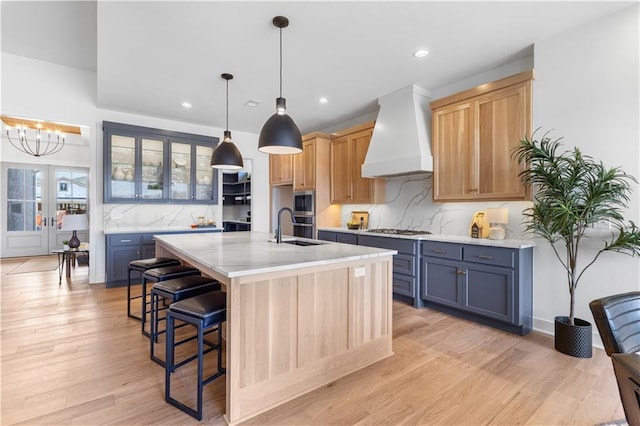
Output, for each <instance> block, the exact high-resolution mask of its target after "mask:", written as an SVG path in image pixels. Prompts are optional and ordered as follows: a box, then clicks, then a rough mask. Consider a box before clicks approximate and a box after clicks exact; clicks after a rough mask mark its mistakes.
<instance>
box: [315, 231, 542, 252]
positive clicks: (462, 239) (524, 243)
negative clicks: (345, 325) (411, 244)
mask: <svg viewBox="0 0 640 426" xmlns="http://www.w3.org/2000/svg"><path fill="white" fill-rule="evenodd" d="M318 231H331V232H344V233H351V234H358V235H367V236H370V237H385V238H387V237H388V238H402V239H407V240H423V241H440V242H445V243H460V244H475V245H480V246H491V247H505V248H516V249H523V248H528V247H533V246H535V244H534V242H533V240H509V239H506V240H490V239H488V238H471V237H469V236H466V235H441V234H422V235H398V234H381V233H376V232H369V231H367V230H360V229H356V230H353V229H348V228H318Z"/></svg>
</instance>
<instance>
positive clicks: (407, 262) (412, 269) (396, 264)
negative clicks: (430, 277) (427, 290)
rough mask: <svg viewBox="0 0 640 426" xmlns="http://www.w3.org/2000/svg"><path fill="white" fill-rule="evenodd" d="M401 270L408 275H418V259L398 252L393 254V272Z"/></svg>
mask: <svg viewBox="0 0 640 426" xmlns="http://www.w3.org/2000/svg"><path fill="white" fill-rule="evenodd" d="M396 272H401V273H403V274H407V275H413V276H415V275H416V261H415V257H414V256H409V255H407V254H396V255H395V256H393V273H394V274H395V273H396Z"/></svg>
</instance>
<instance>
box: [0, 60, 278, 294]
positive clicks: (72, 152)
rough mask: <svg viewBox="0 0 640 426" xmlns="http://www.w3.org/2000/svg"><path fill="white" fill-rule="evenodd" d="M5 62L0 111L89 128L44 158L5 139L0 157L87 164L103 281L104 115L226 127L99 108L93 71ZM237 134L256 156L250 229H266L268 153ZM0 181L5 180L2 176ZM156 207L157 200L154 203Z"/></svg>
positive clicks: (208, 131)
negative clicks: (84, 142) (80, 140)
mask: <svg viewBox="0 0 640 426" xmlns="http://www.w3.org/2000/svg"><path fill="white" fill-rule="evenodd" d="M1 66H2V68H1V71H2V75H1V80H0V83H1V86H2V101H1V113H2V114H6V115H12V116H18V117H26V118H34V119H40V120H47V121H56V122H63V123H70V124H75V125H79V126H86V127H88V128H89V129H90V138H89V145H88V147H81V146H78V147H76V146H74V147H70V148H69V149H65V150H63V151H62V152H60V153H58V154H57V155H55V156H52V157H45V158H44V159H36V158H34V157H30V156H27V155H26V154H25V155H24V156H23V157H22V156H21V155H18V156H16V153H15V152H14V151H15V150H14V148H13V147H11V146H10V145H9V144H8V141H6V140H5V139H3V140H2V144H1V146H0V161H16V162H22V163H31V164H33V163H38V162H40V163H43V162H46V163H47V164H62V165H70V166H82V167H89V169H90V173H89V181H90V188H89V204H90V212H91V223H90V226H91V231H90V233H91V235H90V239H91V242H92V252H91V260H90V264H91V268H90V277H89V280H90V282H91V283H98V282H103V281H104V271H105V267H104V255H105V253H104V233H103V229H104V222H103V215H104V211H105V205H103V203H102V183H103V177H102V173H103V169H102V167H103V159H102V157H103V156H102V121H103V120H107V121H115V122H122V123H127V124H134V125H139V126H146V127H155V128H160V129H166V130H174V131H181V132H188V133H196V134H201V135H206V136H218V137H220V136H221V135H222V132H223V129H218V128H214V127H208V126H199V125H193V124H189V123H182V122H177V121H171V120H165V119H161V118H156V117H147V116H142V115H135V114H128V113H123V112H118V111H111V110H105V109H100V108H98V107H97V106H96V74H95V73H92V72H88V71H83V70H79V69H75V68H70V67H65V66H60V65H56V64H53V63H49V62H43V61H37V60H34V59H30V58H25V57H21V56H17V55H12V54H8V53H4V52H3V53H2V64H1ZM233 139H234V142H235V143H236V144H237V145H238V148H239V149H240V152H242V154H243V156H244V157H245V158H251V159H252V160H253V168H254V170H253V175H252V176H253V178H252V229H253V230H256V231H264V232H267V231H268V230H269V214H268V210H269V209H268V206H269V158H268V155H266V154H263V153H261V152H259V151H258V149H257V146H258V143H257V139H258V135H256V134H252V133H244V132H236V131H233ZM12 150H13V151H12ZM0 185H2V182H1V181H0ZM220 191H221V188H220ZM108 206H110V207H111V206H112V205H108ZM142 207H143V205H138V206H136V208H142ZM167 207H168V206H167ZM154 208H157V206H156V205H154ZM219 208H220V207H219V206H218V207H216V209H219ZM217 218H222V211H221V210H219V212H218V213H217Z"/></svg>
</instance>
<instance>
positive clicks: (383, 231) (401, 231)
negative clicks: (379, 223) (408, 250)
mask: <svg viewBox="0 0 640 426" xmlns="http://www.w3.org/2000/svg"><path fill="white" fill-rule="evenodd" d="M369 232H375V233H376V234H394V235H428V234H431V232H430V231H420V230H417V229H390V228H378V229H369Z"/></svg>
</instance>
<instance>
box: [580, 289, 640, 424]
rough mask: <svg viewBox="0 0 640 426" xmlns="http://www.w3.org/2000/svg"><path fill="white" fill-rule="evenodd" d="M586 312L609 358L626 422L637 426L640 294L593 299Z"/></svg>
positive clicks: (639, 412)
mask: <svg viewBox="0 0 640 426" xmlns="http://www.w3.org/2000/svg"><path fill="white" fill-rule="evenodd" d="M589 308H591V312H592V313H593V318H594V320H595V322H596V326H597V327H598V332H599V333H600V337H601V338H602V343H603V344H604V349H605V351H606V352H607V355H609V356H610V357H612V363H613V367H614V372H615V375H616V380H617V382H618V390H619V391H620V400H621V401H622V407H623V408H624V414H625V417H626V418H627V422H629V425H632V426H640V361H638V360H639V359H640V354H636V352H638V351H640V291H632V292H629V293H623V294H616V295H613V296H607V297H603V298H601V299H596V300H593V301H592V302H591V303H589ZM613 354H615V355H613ZM621 361H622V362H621Z"/></svg>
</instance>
